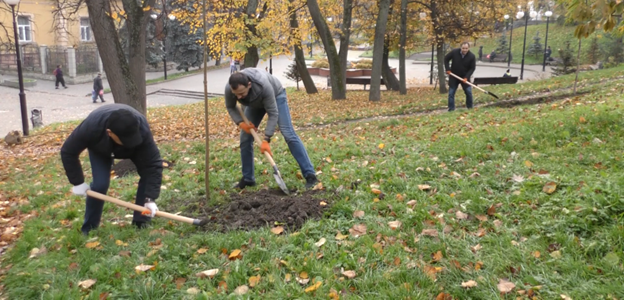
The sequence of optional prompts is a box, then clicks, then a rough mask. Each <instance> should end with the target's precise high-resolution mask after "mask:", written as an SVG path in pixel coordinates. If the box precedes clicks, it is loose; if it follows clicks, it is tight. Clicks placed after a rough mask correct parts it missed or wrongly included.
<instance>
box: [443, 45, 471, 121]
mask: <svg viewBox="0 0 624 300" xmlns="http://www.w3.org/2000/svg"><path fill="white" fill-rule="evenodd" d="M451 60H452V61H453V64H452V65H451V66H450V67H449V61H451ZM476 64H477V62H476V59H475V56H474V54H472V52H470V44H468V42H463V43H462V44H461V48H459V49H453V50H452V51H451V52H449V54H447V55H446V56H445V57H444V69H445V70H446V74H450V73H451V72H453V74H455V75H457V76H459V77H461V78H463V79H464V80H461V81H460V80H459V79H457V78H455V77H453V76H449V94H448V110H449V111H454V110H455V92H457V87H458V86H459V85H460V84H461V86H462V89H463V90H464V93H465V94H466V107H468V108H472V87H471V86H470V85H468V84H467V82H469V81H470V77H472V73H474V71H475V68H476Z"/></svg>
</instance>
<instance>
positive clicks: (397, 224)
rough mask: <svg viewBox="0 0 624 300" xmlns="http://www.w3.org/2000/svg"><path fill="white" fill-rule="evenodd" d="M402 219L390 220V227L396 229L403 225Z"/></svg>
mask: <svg viewBox="0 0 624 300" xmlns="http://www.w3.org/2000/svg"><path fill="white" fill-rule="evenodd" d="M401 224H402V223H401V221H390V222H388V226H390V229H392V230H395V229H398V228H399V227H401Z"/></svg>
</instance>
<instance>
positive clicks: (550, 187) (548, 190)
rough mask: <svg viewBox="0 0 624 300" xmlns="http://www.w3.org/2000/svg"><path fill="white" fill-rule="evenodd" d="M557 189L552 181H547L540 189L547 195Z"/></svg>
mask: <svg viewBox="0 0 624 300" xmlns="http://www.w3.org/2000/svg"><path fill="white" fill-rule="evenodd" d="M556 190H557V184H556V183H554V182H549V183H547V184H546V185H544V187H543V188H542V191H543V192H544V193H546V194H548V195H550V194H552V193H554V192H555V191H556Z"/></svg>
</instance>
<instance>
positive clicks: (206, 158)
mask: <svg viewBox="0 0 624 300" xmlns="http://www.w3.org/2000/svg"><path fill="white" fill-rule="evenodd" d="M202 7H203V8H202V9H203V10H204V11H203V16H204V17H203V19H204V20H203V21H204V127H205V128H206V157H205V160H206V171H205V174H204V178H205V182H206V201H208V200H210V176H208V174H209V172H208V170H210V135H209V133H208V129H209V127H208V37H207V34H206V32H207V31H208V30H207V26H206V24H207V22H206V21H207V20H206V10H207V8H206V0H204V1H203V6H202Z"/></svg>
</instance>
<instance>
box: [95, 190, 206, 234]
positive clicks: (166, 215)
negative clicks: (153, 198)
mask: <svg viewBox="0 0 624 300" xmlns="http://www.w3.org/2000/svg"><path fill="white" fill-rule="evenodd" d="M87 195H88V196H91V197H93V198H96V199H99V200H102V201H106V202H110V203H113V204H116V205H119V206H123V207H126V208H129V209H132V210H136V211H139V212H145V211H147V212H151V211H150V210H149V209H147V208H145V207H143V206H140V205H136V204H133V203H128V202H126V201H123V200H119V199H117V198H113V197H111V196H106V195H104V194H100V193H98V192H94V191H91V190H88V191H87ZM156 216H159V217H163V218H167V219H170V220H174V221H179V222H184V223H188V224H192V225H195V226H203V225H205V224H206V223H207V222H208V220H206V219H203V220H200V219H191V218H187V217H183V216H178V215H174V214H170V213H167V212H164V211H156Z"/></svg>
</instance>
